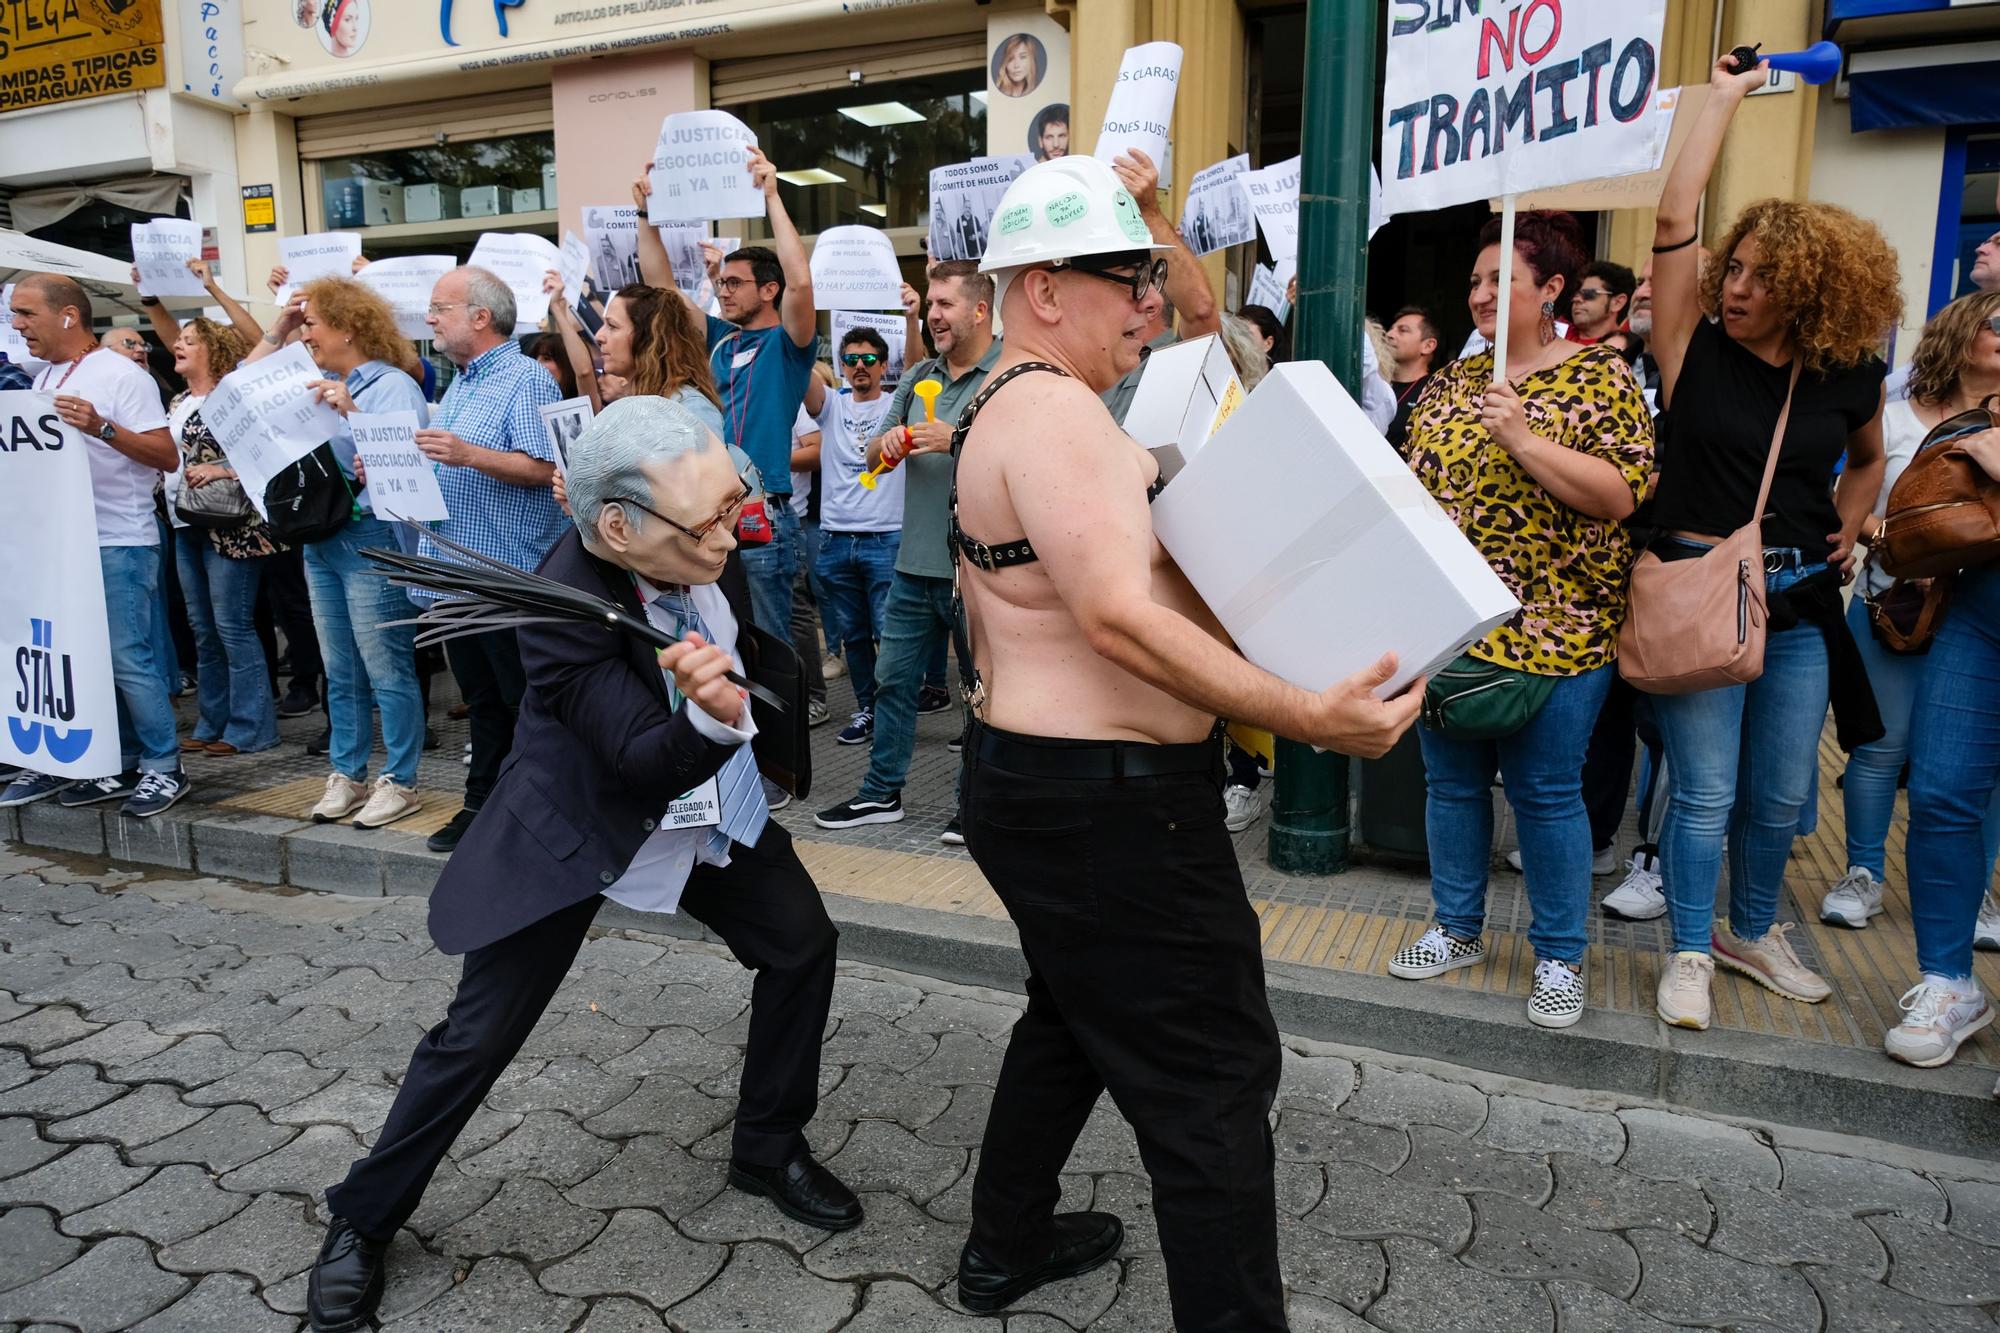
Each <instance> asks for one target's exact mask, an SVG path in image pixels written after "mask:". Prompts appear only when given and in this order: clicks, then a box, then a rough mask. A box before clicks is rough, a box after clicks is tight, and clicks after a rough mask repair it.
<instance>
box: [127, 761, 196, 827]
mask: <svg viewBox="0 0 2000 1333" xmlns="http://www.w3.org/2000/svg"><path fill="white" fill-rule="evenodd" d="M193 785H194V784H193V783H191V782H189V781H188V777H187V774H185V773H181V772H174V773H141V774H140V775H139V786H138V787H137V789H136V790H134V791H133V793H132V799H131V800H129V801H127V802H125V804H123V805H121V806H119V807H118V813H119V814H121V815H131V816H132V817H133V818H134V819H151V818H152V817H153V816H154V815H157V814H159V813H160V812H162V811H164V810H167V809H170V808H171V807H172V806H173V804H174V802H175V801H178V800H180V798H181V797H183V796H185V795H187V794H188V788H190V787H191V786H193Z"/></svg>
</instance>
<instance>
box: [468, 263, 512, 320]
mask: <svg viewBox="0 0 2000 1333" xmlns="http://www.w3.org/2000/svg"><path fill="white" fill-rule="evenodd" d="M459 272H460V273H463V274H464V275H465V304H466V306H467V307H468V308H469V309H472V310H485V311H488V312H489V313H491V314H492V316H493V327H494V328H495V329H496V330H498V332H499V334H500V336H501V337H503V338H511V337H513V336H514V289H513V288H511V287H509V286H508V285H507V284H506V283H504V282H502V281H500V279H499V278H497V277H495V276H493V270H491V269H485V268H475V267H473V266H472V265H471V264H467V265H466V266H465V267H464V268H461V269H460V270H459Z"/></svg>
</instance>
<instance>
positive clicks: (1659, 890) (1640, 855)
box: [1598, 852, 1667, 921]
mask: <svg viewBox="0 0 2000 1333" xmlns="http://www.w3.org/2000/svg"><path fill="white" fill-rule="evenodd" d="M1625 864H1626V866H1627V867H1628V869H1627V871H1626V874H1625V879H1624V882H1623V883H1621V884H1619V886H1618V887H1617V888H1615V889H1613V890H1612V891H1611V892H1609V893H1607V894H1605V895H1604V901H1603V902H1602V903H1599V904H1598V906H1600V907H1602V908H1603V909H1604V910H1605V911H1607V912H1609V913H1611V915H1613V916H1618V917H1623V918H1625V919H1626V920H1627V921H1651V920H1653V919H1654V918H1655V917H1661V916H1665V915H1666V914H1667V893H1666V889H1665V888H1664V887H1663V881H1662V880H1661V879H1660V858H1659V857H1657V856H1648V855H1646V854H1645V853H1644V852H1634V853H1632V859H1631V860H1629V861H1627V862H1626V863H1625Z"/></svg>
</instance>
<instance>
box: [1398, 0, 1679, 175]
mask: <svg viewBox="0 0 2000 1333" xmlns="http://www.w3.org/2000/svg"><path fill="white" fill-rule="evenodd" d="M1390 8H1391V14H1390V22H1389V41H1388V69H1387V74H1386V77H1385V79H1384V82H1383V90H1382V154H1381V156H1382V172H1383V182H1382V184H1383V191H1384V194H1385V197H1386V203H1387V206H1388V211H1389V212H1390V213H1416V212H1423V211H1426V210H1430V209H1438V208H1445V207H1448V206H1450V205H1452V204H1462V203H1466V202H1468V201H1470V200H1474V199H1491V198H1496V197H1501V196H1505V195H1510V194H1520V193H1523V192H1524V191H1528V190H1539V189H1546V188H1547V187H1549V186H1551V185H1566V184H1568V183H1570V182H1572V181H1579V180H1595V179H1597V178H1598V177H1601V176H1622V175H1626V174H1628V173H1630V172H1635V171H1645V170H1647V169H1648V168H1649V167H1650V166H1651V164H1652V156H1653V151H1652V150H1653V134H1654V121H1653V117H1652V115H1651V111H1652V106H1653V92H1654V84H1655V83H1656V82H1657V76H1658V73H1659V65H1660V55H1659V50H1660V29H1661V26H1662V25H1663V24H1664V23H1665V21H1666V12H1667V0H1622V3H1618V4H1610V3H1607V2H1606V0H1597V2H1596V3H1593V4H1578V3H1576V0H1571V3H1569V4H1568V5H1564V4H1562V3H1561V0H1504V3H1502V4H1488V5H1486V6H1484V13H1483V14H1482V13H1479V12H1478V11H1475V10H1473V9H1472V7H1471V6H1468V5H1456V6H1445V5H1442V4H1434V3H1432V2H1431V0H1393V3H1392V4H1391V7H1390ZM1434 11H1435V12H1434Z"/></svg>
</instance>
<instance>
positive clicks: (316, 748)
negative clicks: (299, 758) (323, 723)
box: [306, 726, 333, 755]
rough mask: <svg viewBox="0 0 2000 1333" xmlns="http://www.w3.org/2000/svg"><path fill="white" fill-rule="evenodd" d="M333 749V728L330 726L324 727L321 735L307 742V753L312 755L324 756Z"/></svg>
mask: <svg viewBox="0 0 2000 1333" xmlns="http://www.w3.org/2000/svg"><path fill="white" fill-rule="evenodd" d="M332 748H333V728H332V727H330V726H328V727H322V728H321V729H320V733H319V735H317V736H315V737H313V738H312V739H311V740H309V741H307V742H306V753H307V754H311V755H324V754H325V753H326V752H327V751H328V750H331V749H332Z"/></svg>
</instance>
